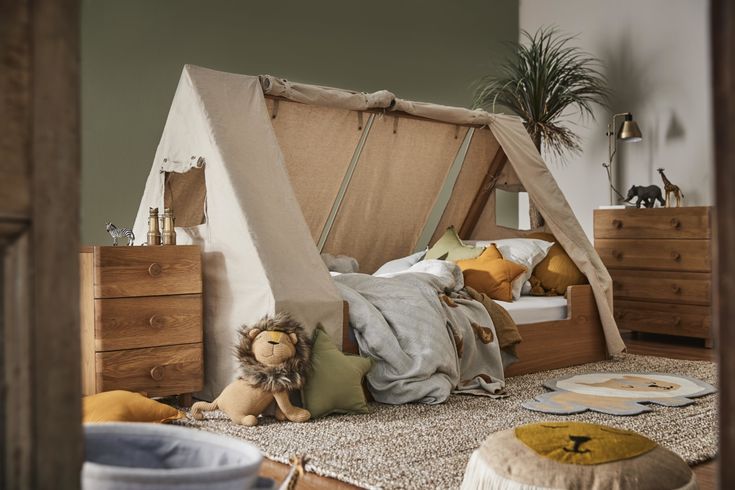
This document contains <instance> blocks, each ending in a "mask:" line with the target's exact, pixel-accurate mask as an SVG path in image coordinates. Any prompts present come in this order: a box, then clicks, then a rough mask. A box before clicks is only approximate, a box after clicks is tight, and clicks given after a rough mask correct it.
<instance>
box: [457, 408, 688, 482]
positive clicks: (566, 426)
mask: <svg viewBox="0 0 735 490" xmlns="http://www.w3.org/2000/svg"><path fill="white" fill-rule="evenodd" d="M696 488H697V483H696V480H695V478H694V473H692V470H691V468H689V466H688V465H687V464H686V462H684V460H683V459H681V458H680V457H679V456H678V455H676V454H674V453H672V452H671V451H669V450H668V449H665V448H663V447H661V446H659V445H658V444H656V443H655V442H653V441H652V440H650V439H648V438H647V437H644V436H642V435H640V434H637V433H635V432H632V431H629V430H624V429H617V428H615V427H608V426H605V425H598V424H587V423H583V422H541V423H538V424H529V425H522V426H520V427H516V428H515V429H510V430H504V431H501V432H496V433H495V434H492V435H491V436H490V437H488V438H487V439H486V440H485V442H483V443H482V446H480V448H479V449H477V450H476V451H475V452H474V453H472V457H470V461H469V463H467V470H466V471H465V475H464V481H463V482H462V490H473V489H503V490H541V489H585V490H587V489H621V490H622V489H660V490H673V489H682V490H684V489H686V490H690V489H696Z"/></svg>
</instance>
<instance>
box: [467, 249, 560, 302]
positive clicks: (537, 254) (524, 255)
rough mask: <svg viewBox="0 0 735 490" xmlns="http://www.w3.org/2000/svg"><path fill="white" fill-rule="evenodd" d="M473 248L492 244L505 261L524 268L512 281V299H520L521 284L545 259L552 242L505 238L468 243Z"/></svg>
mask: <svg viewBox="0 0 735 490" xmlns="http://www.w3.org/2000/svg"><path fill="white" fill-rule="evenodd" d="M468 243H474V245H475V246H487V245H489V244H490V243H494V244H495V245H496V246H497V247H498V250H500V253H501V254H503V258H504V259H505V260H512V261H513V262H515V263H517V264H520V265H522V266H524V267H525V268H526V272H524V273H523V274H521V275H520V276H518V277H517V278H516V279H515V280H514V281H513V299H518V298H520V297H521V290H522V289H523V284H524V283H525V282H526V281H528V280H529V279H530V278H531V274H533V269H534V268H535V267H536V266H537V265H538V264H539V263H540V262H541V261H542V260H544V258H545V257H546V254H548V253H549V249H550V248H551V246H552V245H554V243H553V242H548V241H546V240H539V239H537V238H507V239H503V240H488V241H476V242H468Z"/></svg>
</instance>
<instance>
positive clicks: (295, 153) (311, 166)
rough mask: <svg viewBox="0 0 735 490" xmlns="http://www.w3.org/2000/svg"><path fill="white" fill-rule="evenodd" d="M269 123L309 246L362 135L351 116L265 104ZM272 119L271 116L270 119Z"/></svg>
mask: <svg viewBox="0 0 735 490" xmlns="http://www.w3.org/2000/svg"><path fill="white" fill-rule="evenodd" d="M266 102H267V104H268V111H269V113H270V114H271V115H272V116H271V117H272V119H271V122H272V124H273V129H274V130H275V132H276V137H277V138H278V144H279V146H280V147H281V150H282V151H283V156H284V160H285V164H286V169H287V170H288V175H289V178H290V180H291V185H292V186H293V190H294V192H295V194H296V199H298V201H299V204H300V205H301V210H302V211H303V213H304V218H305V219H306V223H307V225H308V226H309V230H311V236H312V237H313V238H314V242H317V241H318V240H319V236H320V234H321V232H322V229H323V228H324V225H325V223H326V222H327V217H328V216H329V211H330V210H331V208H332V203H334V200H335V199H336V197H337V193H338V192H339V189H340V185H341V184H342V179H343V177H344V175H345V172H346V171H347V167H348V166H349V163H350V160H351V159H352V155H353V153H354V151H355V147H356V146H357V143H358V141H359V140H360V136H361V135H362V132H363V131H365V125H364V122H365V121H367V117H364V118H363V125H362V129H360V125H359V123H360V119H359V118H358V115H357V113H356V112H354V111H350V110H346V109H336V108H332V107H324V106H317V105H307V104H300V103H298V102H290V101H286V100H279V101H278V110H277V112H274V107H273V105H274V100H273V99H267V101H266ZM273 116H275V117H273Z"/></svg>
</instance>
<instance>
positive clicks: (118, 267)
mask: <svg viewBox="0 0 735 490" xmlns="http://www.w3.org/2000/svg"><path fill="white" fill-rule="evenodd" d="M94 252H95V254H94V257H95V263H94V294H95V297H96V298H118V297H129V296H156V295H164V294H198V293H201V292H202V267H201V254H200V251H199V247H197V246H195V245H183V246H162V247H161V246H159V247H124V246H119V247H95V250H94Z"/></svg>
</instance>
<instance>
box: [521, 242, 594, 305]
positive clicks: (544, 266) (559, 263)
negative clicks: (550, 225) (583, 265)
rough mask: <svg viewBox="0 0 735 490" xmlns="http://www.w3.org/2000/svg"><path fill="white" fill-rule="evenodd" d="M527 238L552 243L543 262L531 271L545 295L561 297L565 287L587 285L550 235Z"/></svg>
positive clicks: (565, 289)
mask: <svg viewBox="0 0 735 490" xmlns="http://www.w3.org/2000/svg"><path fill="white" fill-rule="evenodd" d="M528 238H538V239H540V240H546V241H549V242H554V245H553V246H552V247H551V248H550V249H549V253H548V254H547V255H546V257H545V258H544V260H542V261H541V262H539V264H538V265H537V266H536V267H535V268H534V269H533V275H534V276H536V278H537V279H538V280H539V281H541V287H542V288H543V289H544V291H545V293H546V294H556V295H560V296H561V295H563V294H564V293H566V291H567V287H569V286H574V285H575V284H587V278H586V277H585V276H584V274H582V272H581V271H580V270H579V268H578V267H577V266H576V264H575V263H574V262H573V261H572V259H571V258H569V255H567V253H566V252H565V251H564V249H563V248H562V246H561V245H559V243H558V242H557V241H556V238H554V235H552V234H551V233H531V234H530V235H528Z"/></svg>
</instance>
